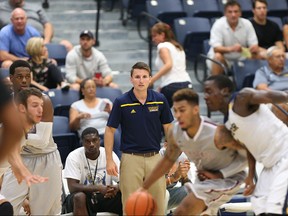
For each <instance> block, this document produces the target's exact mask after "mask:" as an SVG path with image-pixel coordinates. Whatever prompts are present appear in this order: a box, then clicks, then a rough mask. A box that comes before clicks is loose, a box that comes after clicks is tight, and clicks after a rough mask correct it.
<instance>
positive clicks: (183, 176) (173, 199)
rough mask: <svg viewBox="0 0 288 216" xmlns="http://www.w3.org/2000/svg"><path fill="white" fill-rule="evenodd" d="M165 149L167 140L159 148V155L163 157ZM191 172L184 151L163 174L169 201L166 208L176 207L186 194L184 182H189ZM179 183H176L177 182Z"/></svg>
mask: <svg viewBox="0 0 288 216" xmlns="http://www.w3.org/2000/svg"><path fill="white" fill-rule="evenodd" d="M166 149H167V142H165V143H164V146H163V148H161V149H160V152H159V153H160V155H161V156H162V157H164V154H165V152H166ZM191 174H192V172H191V170H190V161H189V160H188V158H187V156H186V155H185V153H183V152H182V154H181V155H180V156H179V157H178V159H177V161H176V162H175V163H174V165H173V167H172V168H171V169H170V171H169V173H167V174H166V175H165V178H166V189H167V190H168V192H169V195H170V196H169V201H168V207H167V209H168V210H169V209H172V208H175V207H177V206H178V205H179V204H180V202H181V201H182V200H183V199H184V198H185V197H186V196H187V194H188V193H187V190H186V188H185V187H184V184H185V183H186V182H191V180H190V179H192V175H191ZM179 182H180V183H181V184H180V185H178V183H179Z"/></svg>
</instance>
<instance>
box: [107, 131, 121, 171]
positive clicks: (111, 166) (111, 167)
mask: <svg viewBox="0 0 288 216" xmlns="http://www.w3.org/2000/svg"><path fill="white" fill-rule="evenodd" d="M115 131H116V128H113V127H109V126H106V129H105V134H104V146H105V154H106V170H107V173H108V175H111V176H118V174H119V170H118V168H117V165H116V163H115V161H114V160H113V156H112V152H113V146H114V133H115Z"/></svg>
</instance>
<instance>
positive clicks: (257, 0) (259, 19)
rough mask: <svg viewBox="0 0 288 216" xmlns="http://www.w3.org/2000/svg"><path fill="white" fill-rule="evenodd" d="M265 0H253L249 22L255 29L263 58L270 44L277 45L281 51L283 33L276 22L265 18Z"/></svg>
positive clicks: (282, 47)
mask: <svg viewBox="0 0 288 216" xmlns="http://www.w3.org/2000/svg"><path fill="white" fill-rule="evenodd" d="M267 5H268V3H267V1H266V0H253V3H252V6H253V14H254V17H253V19H251V23H252V25H253V27H254V29H255V31H256V35H257V38H258V44H259V55H260V57H261V58H263V59H265V58H266V54H267V49H268V48H269V47H271V46H278V47H279V48H281V49H282V50H283V51H284V50H285V48H284V44H283V35H282V31H281V30H280V28H279V26H278V25H277V23H275V22H273V21H271V20H269V19H267Z"/></svg>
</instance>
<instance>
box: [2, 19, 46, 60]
mask: <svg viewBox="0 0 288 216" xmlns="http://www.w3.org/2000/svg"><path fill="white" fill-rule="evenodd" d="M31 37H41V35H40V33H39V32H38V31H37V30H36V29H35V28H34V27H32V26H29V25H26V29H25V33H24V34H23V35H18V34H16V33H15V32H14V29H13V25H12V24H9V25H7V26H5V27H3V28H2V29H1V31H0V50H1V51H7V52H9V53H10V54H13V55H15V56H17V57H29V55H28V54H27V52H26V44H27V41H28V40H29V39H30V38H31Z"/></svg>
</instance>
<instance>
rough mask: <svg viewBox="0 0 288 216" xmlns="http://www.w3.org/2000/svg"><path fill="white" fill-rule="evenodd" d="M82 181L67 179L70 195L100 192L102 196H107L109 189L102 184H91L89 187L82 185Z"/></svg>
mask: <svg viewBox="0 0 288 216" xmlns="http://www.w3.org/2000/svg"><path fill="white" fill-rule="evenodd" d="M79 182H80V181H79V180H77V179H73V178H67V184H68V188H69V191H70V193H75V192H84V193H93V192H100V193H102V194H104V195H105V194H106V191H107V187H106V186H105V185H102V184H95V185H93V184H89V185H84V184H80V183H79Z"/></svg>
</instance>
